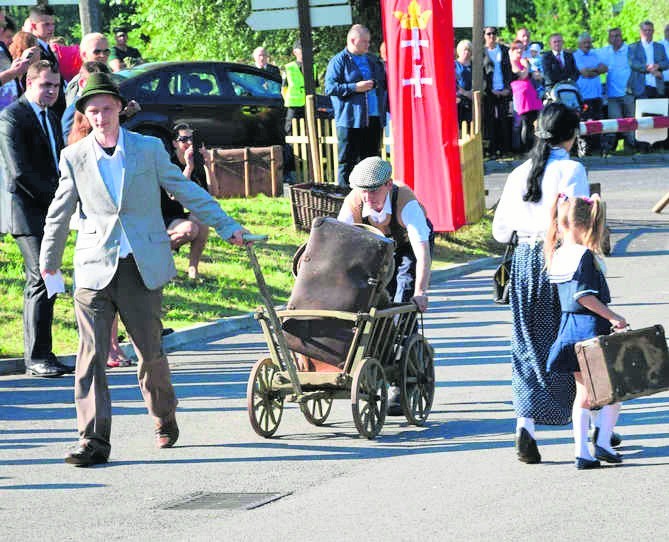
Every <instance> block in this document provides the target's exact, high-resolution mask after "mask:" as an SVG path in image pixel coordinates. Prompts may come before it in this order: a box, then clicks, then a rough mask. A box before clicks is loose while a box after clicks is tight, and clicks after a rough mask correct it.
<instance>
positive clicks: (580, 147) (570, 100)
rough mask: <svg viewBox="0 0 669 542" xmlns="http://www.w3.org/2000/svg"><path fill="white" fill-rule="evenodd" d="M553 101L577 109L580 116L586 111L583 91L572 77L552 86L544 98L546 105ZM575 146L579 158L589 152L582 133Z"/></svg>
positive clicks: (577, 137)
mask: <svg viewBox="0 0 669 542" xmlns="http://www.w3.org/2000/svg"><path fill="white" fill-rule="evenodd" d="M551 103H561V104H564V105H566V106H567V107H568V108H569V109H573V110H574V111H576V112H577V113H578V116H579V118H581V117H582V116H583V113H585V111H586V109H585V104H584V103H583V98H582V97H581V92H580V91H579V90H578V86H577V85H576V83H575V82H574V81H572V80H571V79H567V80H566V81H560V82H559V83H556V84H555V85H553V86H552V87H551V89H550V90H549V91H548V92H547V93H546V96H545V98H544V105H548V104H551ZM575 148H576V153H577V155H578V157H579V158H583V157H584V156H585V155H586V154H587V152H588V144H587V142H586V140H585V139H584V138H583V137H581V136H580V135H578V136H576V145H575Z"/></svg>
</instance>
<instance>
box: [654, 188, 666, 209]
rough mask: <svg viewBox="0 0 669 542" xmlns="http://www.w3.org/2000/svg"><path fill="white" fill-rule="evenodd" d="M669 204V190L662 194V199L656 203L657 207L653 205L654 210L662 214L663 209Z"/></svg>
mask: <svg viewBox="0 0 669 542" xmlns="http://www.w3.org/2000/svg"><path fill="white" fill-rule="evenodd" d="M667 205H669V192H667V193H666V194H665V195H664V196H662V197H661V198H660V201H658V202H657V203H656V204H655V207H653V212H654V213H658V214H660V213H661V212H662V209H664V208H665V207H666V206H667Z"/></svg>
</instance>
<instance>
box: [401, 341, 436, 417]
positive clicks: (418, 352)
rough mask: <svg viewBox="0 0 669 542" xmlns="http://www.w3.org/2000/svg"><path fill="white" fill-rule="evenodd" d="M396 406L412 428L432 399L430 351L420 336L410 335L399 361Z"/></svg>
mask: <svg viewBox="0 0 669 542" xmlns="http://www.w3.org/2000/svg"><path fill="white" fill-rule="evenodd" d="M400 369H401V373H400V405H401V406H402V412H403V413H404V416H405V417H406V419H407V420H408V421H409V423H410V424H413V425H423V424H424V423H425V421H426V420H427V417H428V416H429V415H430V410H432V400H433V399H434V381H435V378H434V360H433V358H432V348H431V347H430V345H429V344H428V343H427V341H426V340H425V338H424V337H423V336H421V335H418V334H414V335H411V336H410V337H409V338H408V340H407V344H406V345H405V347H404V352H403V355H402V359H401V361H400Z"/></svg>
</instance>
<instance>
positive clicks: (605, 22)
mask: <svg viewBox="0 0 669 542" xmlns="http://www.w3.org/2000/svg"><path fill="white" fill-rule="evenodd" d="M528 1H529V2H530V3H531V4H532V6H531V9H530V7H529V6H527V3H528ZM515 4H523V6H524V9H525V11H521V10H518V9H516V8H515V7H514V8H511V6H515ZM509 6H510V7H509V16H510V21H511V23H510V25H509V28H508V29H507V30H506V31H505V33H504V37H505V39H512V38H513V37H514V35H515V30H516V28H518V27H520V26H526V27H527V28H529V30H530V31H531V32H532V39H533V40H536V41H541V42H543V43H544V45H547V44H548V36H550V35H551V34H552V33H554V32H559V33H561V34H562V35H563V37H564V40H565V47H567V48H570V49H574V48H576V46H577V41H578V36H579V34H581V33H582V32H585V31H587V32H589V33H590V34H591V35H592V38H593V43H594V45H595V46H596V47H601V46H603V45H606V43H607V38H608V30H609V28H614V27H620V29H621V30H622V34H623V38H624V39H625V41H627V42H632V41H636V40H638V39H639V23H640V22H641V21H643V20H645V19H649V20H651V21H654V22H655V39H657V40H660V39H662V38H663V36H662V33H663V30H664V25H665V24H666V23H667V22H668V21H669V2H666V1H651V0H560V1H555V0H509ZM516 13H517V14H518V15H515V14H516Z"/></svg>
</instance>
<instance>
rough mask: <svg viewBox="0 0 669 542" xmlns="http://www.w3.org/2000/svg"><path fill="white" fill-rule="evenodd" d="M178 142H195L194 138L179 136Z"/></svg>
mask: <svg viewBox="0 0 669 542" xmlns="http://www.w3.org/2000/svg"><path fill="white" fill-rule="evenodd" d="M177 141H178V142H179V143H187V142H188V141H193V136H178V137H177Z"/></svg>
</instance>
